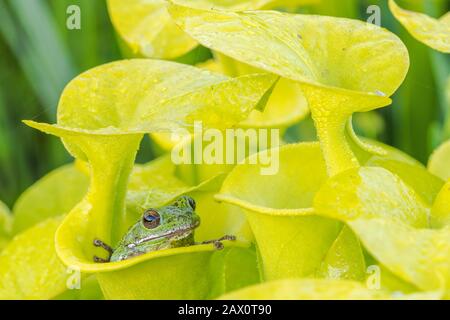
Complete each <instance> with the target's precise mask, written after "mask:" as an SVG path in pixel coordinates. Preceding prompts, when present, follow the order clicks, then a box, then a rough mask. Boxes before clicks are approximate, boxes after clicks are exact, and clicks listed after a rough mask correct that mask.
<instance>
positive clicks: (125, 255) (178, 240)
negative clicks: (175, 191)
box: [110, 196, 200, 262]
mask: <svg viewBox="0 0 450 320" xmlns="http://www.w3.org/2000/svg"><path fill="white" fill-rule="evenodd" d="M191 201H192V199H191V198H190V197H188V196H182V197H180V198H178V199H177V200H176V201H175V202H174V203H173V204H170V205H168V206H165V207H162V208H159V209H155V210H156V211H157V212H158V213H159V215H160V219H161V220H160V225H159V226H158V227H156V228H154V229H147V228H146V227H145V226H144V223H143V218H141V219H140V220H139V221H138V222H137V223H136V224H134V225H133V226H132V227H131V228H130V229H129V230H128V232H127V234H126V235H125V236H124V237H123V238H122V240H121V241H120V242H119V245H118V246H117V248H116V249H115V250H114V252H113V254H112V255H111V259H110V261H111V262H112V261H120V260H125V259H129V258H132V257H135V256H138V255H141V254H144V253H147V252H151V251H156V250H161V249H168V248H176V247H183V246H190V245H193V244H195V242H194V230H195V228H196V227H198V225H199V224H200V217H199V216H198V215H197V214H196V213H195V210H194V208H193V207H192V206H191V204H190V203H191Z"/></svg>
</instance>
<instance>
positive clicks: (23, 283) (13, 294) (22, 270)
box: [0, 217, 69, 299]
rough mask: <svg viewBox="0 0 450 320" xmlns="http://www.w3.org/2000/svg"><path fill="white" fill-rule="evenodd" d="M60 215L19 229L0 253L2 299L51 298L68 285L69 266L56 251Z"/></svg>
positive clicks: (0, 290) (0, 293) (0, 294)
mask: <svg viewBox="0 0 450 320" xmlns="http://www.w3.org/2000/svg"><path fill="white" fill-rule="evenodd" d="M60 223H61V217H58V218H50V219H48V220H45V221H43V222H41V223H39V224H37V225H36V226H34V227H32V228H30V229H28V230H26V231H25V232H23V233H20V234H19V235H17V236H16V237H14V239H13V240H12V241H11V242H10V243H9V244H8V246H7V247H6V248H5V249H4V250H3V251H2V252H1V253H0V298H1V299H50V298H53V297H55V296H57V295H58V294H60V293H62V292H64V291H65V290H66V289H67V286H66V281H67V278H68V276H69V275H68V273H67V272H66V271H67V268H66V267H65V266H64V265H63V264H62V263H61V262H60V260H59V258H58V257H57V256H56V252H55V241H54V238H55V237H54V236H55V231H56V228H57V227H58V226H59V224H60Z"/></svg>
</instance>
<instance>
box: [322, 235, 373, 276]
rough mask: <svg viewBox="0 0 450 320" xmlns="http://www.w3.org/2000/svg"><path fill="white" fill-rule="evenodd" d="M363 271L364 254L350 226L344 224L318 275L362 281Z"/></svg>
mask: <svg viewBox="0 0 450 320" xmlns="http://www.w3.org/2000/svg"><path fill="white" fill-rule="evenodd" d="M365 272H366V270H365V263H364V255H363V252H362V250H361V246H360V244H359V240H358V238H357V237H356V235H355V234H354V233H353V231H352V230H351V229H350V228H348V227H347V226H344V227H343V228H342V229H341V232H340V233H339V235H338V236H337V238H336V240H335V241H334V243H333V245H332V246H331V247H330V250H329V251H328V252H327V255H326V256H325V258H324V260H323V262H322V264H321V266H320V269H319V272H318V276H319V277H321V278H329V279H346V280H356V281H363V280H364V279H365V276H366V274H365Z"/></svg>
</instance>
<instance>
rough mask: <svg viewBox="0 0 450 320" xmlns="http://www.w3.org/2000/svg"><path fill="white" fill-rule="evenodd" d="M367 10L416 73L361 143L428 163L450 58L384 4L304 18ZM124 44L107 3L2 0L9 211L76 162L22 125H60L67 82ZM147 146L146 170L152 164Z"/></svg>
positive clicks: (419, 5) (410, 2)
mask: <svg viewBox="0 0 450 320" xmlns="http://www.w3.org/2000/svg"><path fill="white" fill-rule="evenodd" d="M124 1H126V0H124ZM398 3H399V4H400V5H401V6H403V7H405V8H408V9H411V10H415V11H420V12H425V13H427V14H429V15H431V16H434V17H439V16H441V15H442V14H443V13H445V12H447V11H448V9H449V8H448V7H449V4H450V1H449V0H404V1H398ZM72 4H75V5H78V6H79V7H80V8H81V30H68V29H67V27H66V19H67V18H68V14H67V13H66V10H67V8H68V6H69V5H72ZM370 5H378V6H380V8H381V24H382V26H383V27H386V28H388V29H390V30H392V31H393V32H395V33H396V34H397V35H399V36H400V37H401V38H402V40H403V41H404V42H405V44H406V45H407V47H408V49H409V52H410V57H411V68H410V71H409V74H408V77H407V79H406V81H405V82H404V83H403V85H402V87H401V88H400V90H398V92H397V93H396V95H395V96H394V104H393V106H391V107H389V108H385V109H382V110H380V111H377V112H376V113H368V114H360V115H356V116H355V119H354V121H355V127H356V129H357V131H358V132H359V133H360V134H362V135H365V136H368V137H371V138H376V139H378V140H381V141H383V142H385V143H388V144H390V145H393V146H395V147H397V148H399V149H401V150H403V151H405V152H407V153H408V154H410V155H412V156H413V157H415V158H417V159H418V160H420V161H421V162H423V163H426V161H427V159H428V156H429V155H430V153H431V152H432V150H433V149H434V148H435V147H436V146H437V145H439V144H440V143H441V142H442V141H444V140H445V139H447V138H449V137H450V115H449V113H450V112H449V105H448V101H447V100H446V95H445V88H446V85H447V78H448V76H449V69H450V60H449V56H448V55H444V54H441V53H438V52H436V51H433V50H432V49H429V48H427V47H426V46H425V45H423V44H421V43H419V42H418V41H416V40H415V39H413V38H412V37H411V36H410V35H409V34H408V33H407V32H406V30H405V29H404V28H403V27H402V26H401V25H400V24H399V23H398V22H396V20H395V19H394V18H393V17H392V15H391V13H390V12H389V10H388V7H387V0H372V1H370V0H322V1H321V3H320V4H318V5H314V6H308V7H303V8H299V9H298V10H297V11H298V12H304V13H318V14H325V15H332V16H342V17H349V18H358V19H362V20H367V18H368V17H369V16H370V15H371V14H370V13H367V8H368V7H369V6H370ZM119 43H120V40H119V39H118V38H117V36H116V34H115V32H114V30H113V27H112V25H111V22H110V20H109V17H108V12H107V8H106V3H105V0H0V70H1V72H0V84H1V85H0V199H2V200H4V201H5V202H6V203H7V204H8V205H10V206H11V205H12V204H13V203H14V201H15V200H16V199H17V197H18V196H19V195H20V193H21V192H22V191H23V190H25V189H26V188H27V187H28V186H30V185H31V184H32V183H33V182H34V181H35V180H37V179H38V178H39V177H41V176H43V175H44V174H45V173H47V172H48V171H50V170H52V169H54V168H56V167H58V166H60V165H62V164H64V163H67V162H69V161H71V158H70V156H69V155H68V154H67V152H66V151H65V149H64V148H63V146H62V145H61V143H60V141H59V140H58V139H56V138H53V137H50V136H47V135H43V134H42V133H40V132H37V131H35V130H32V129H31V128H28V127H26V126H25V125H23V124H22V123H21V120H23V119H33V120H39V121H47V122H54V121H55V115H56V106H57V103H58V98H59V95H60V93H61V91H62V89H63V88H64V86H65V85H66V84H67V82H68V81H70V79H72V78H73V77H75V76H76V75H77V74H79V73H80V72H82V71H84V70H87V69H89V68H91V67H94V66H97V65H99V64H103V63H106V62H109V61H113V60H117V59H120V58H122V57H123V56H122V54H121V50H120V45H119ZM205 50H206V49H205ZM205 50H196V51H195V52H196V53H195V54H191V55H189V56H188V57H184V59H183V60H182V61H183V62H189V63H195V62H197V60H202V59H203V60H204V59H205V57H207V56H208V54H206V55H205V53H204V52H205ZM199 52H200V54H199ZM445 123H447V125H445ZM310 139H314V131H313V127H312V124H311V121H308V120H306V121H304V122H302V123H301V124H299V125H296V126H294V127H293V128H291V129H290V130H288V133H287V137H286V140H287V141H298V140H310ZM145 143H146V144H147V145H146V146H145V147H144V148H143V149H144V151H143V152H144V153H147V154H146V155H145V156H144V158H145V159H147V160H148V158H151V157H152V156H153V155H152V152H151V150H150V148H149V146H148V145H149V143H148V141H147V142H145ZM141 156H142V155H141Z"/></svg>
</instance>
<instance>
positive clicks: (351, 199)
mask: <svg viewBox="0 0 450 320" xmlns="http://www.w3.org/2000/svg"><path fill="white" fill-rule="evenodd" d="M314 209H315V210H316V212H318V213H319V214H322V215H324V216H326V217H333V218H336V219H339V220H342V221H344V222H346V223H347V224H348V225H349V226H350V227H351V228H352V230H353V231H354V232H355V233H356V234H357V235H358V237H359V238H360V239H361V242H362V243H363V245H364V246H365V247H366V248H367V249H368V250H369V252H370V253H371V254H372V255H373V256H374V257H375V258H376V259H377V260H378V261H379V262H380V263H381V264H382V265H383V266H385V267H387V268H388V269H389V270H390V271H391V272H392V273H394V274H395V275H396V276H398V277H400V278H401V279H403V280H404V281H407V282H410V283H412V284H414V285H416V286H417V287H418V288H420V289H422V290H444V291H445V290H448V288H449V284H450V251H449V250H450V246H449V244H450V241H449V236H450V232H449V229H448V227H447V228H444V229H441V230H433V229H428V228H429V227H430V224H432V222H433V221H432V217H431V216H430V210H429V207H427V206H426V205H425V204H424V201H423V200H422V199H421V198H420V197H419V196H418V195H417V194H416V193H415V192H414V190H412V189H411V188H410V187H409V186H407V185H406V184H404V183H403V181H401V180H400V179H399V178H398V177H397V176H395V175H394V174H392V173H390V172H389V171H387V170H385V169H383V168H369V167H362V168H360V169H354V170H349V171H346V172H344V173H341V174H339V175H337V176H335V177H333V178H331V179H330V180H328V181H327V183H326V184H325V185H324V186H323V187H322V188H321V189H320V191H319V192H318V193H317V195H316V197H315V199H314Z"/></svg>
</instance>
